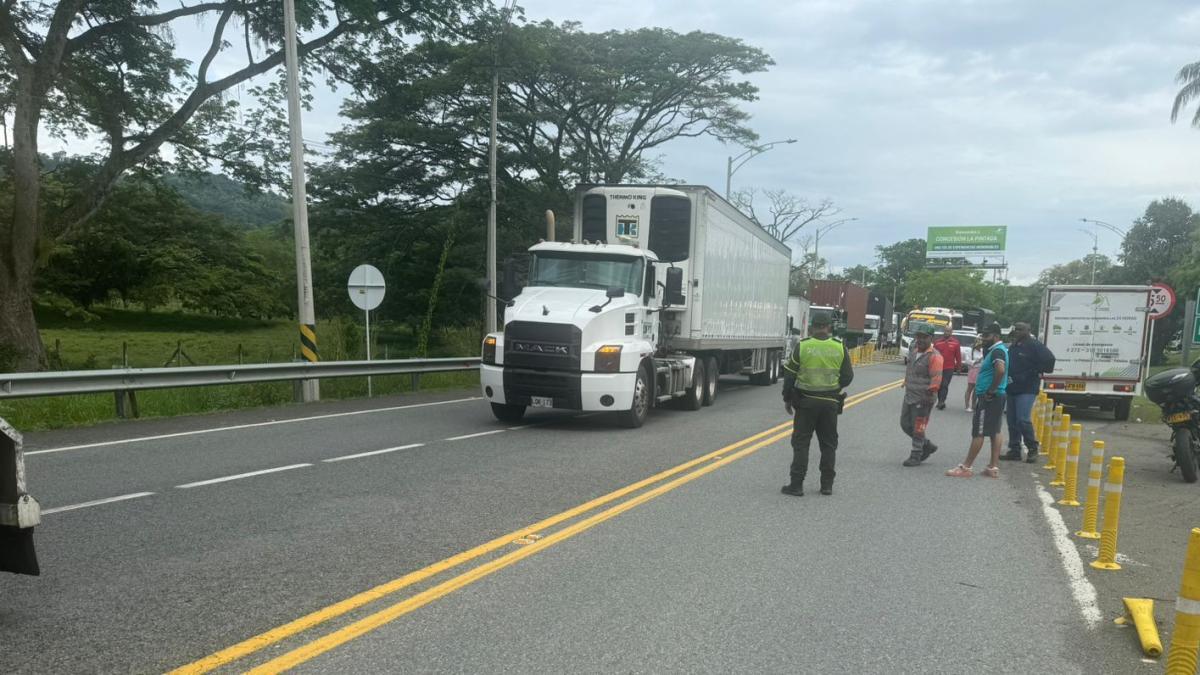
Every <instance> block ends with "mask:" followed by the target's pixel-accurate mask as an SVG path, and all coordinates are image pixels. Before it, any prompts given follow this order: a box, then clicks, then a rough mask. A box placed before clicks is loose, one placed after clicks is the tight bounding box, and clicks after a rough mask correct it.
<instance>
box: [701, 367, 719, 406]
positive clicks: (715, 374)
mask: <svg viewBox="0 0 1200 675" xmlns="http://www.w3.org/2000/svg"><path fill="white" fill-rule="evenodd" d="M720 379H721V364H719V363H717V357H715V356H710V357H708V358H706V359H704V405H712V404H713V403H716V401H717V381H718V380H720Z"/></svg>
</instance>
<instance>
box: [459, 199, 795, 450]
mask: <svg viewBox="0 0 1200 675" xmlns="http://www.w3.org/2000/svg"><path fill="white" fill-rule="evenodd" d="M574 222H575V229H574V236H573V239H572V241H570V242H542V243H539V244H536V245H534V246H532V247H531V248H530V249H529V254H530V263H529V273H528V281H527V285H526V286H525V288H524V289H523V290H521V292H520V294H519V295H517V296H516V297H515V298H512V299H511V300H510V301H508V302H507V304H508V307H506V309H505V313H504V329H503V330H502V331H499V332H496V333H492V334H490V335H488V336H487V337H486V338H485V339H484V344H483V363H482V366H481V374H480V379H481V384H482V387H483V394H484V397H485V398H486V399H487V400H488V402H489V403H490V404H491V407H492V412H493V413H494V414H495V416H496V417H497V418H498V419H500V420H502V421H506V422H511V421H514V420H518V419H520V418H521V417H522V416H523V415H524V414H525V412H526V410H527V409H529V408H531V407H532V408H561V409H571V410H588V411H611V412H614V413H618V414H619V415H620V416H621V418H622V419H623V421H624V423H625V424H626V425H627V426H630V427H638V426H641V424H642V422H643V421H644V420H645V418H646V415H647V413H648V412H649V410H650V408H652V407H654V406H656V405H663V404H667V403H673V404H677V405H679V406H682V407H684V408H687V409H692V410H695V409H698V408H700V407H701V406H704V405H711V404H712V403H713V402H714V401H715V400H716V397H717V378H718V377H719V376H720V375H725V374H743V375H747V376H749V378H750V381H751V382H752V383H754V384H758V385H769V384H772V383H774V382H777V381H778V379H779V377H780V370H781V368H782V363H781V362H782V359H783V356H784V351H785V349H786V345H787V337H786V328H787V317H788V277H789V274H790V269H791V265H790V263H791V251H790V250H789V249H788V247H787V246H785V245H784V244H783V243H781V242H779V241H778V240H777V239H775V238H774V237H772V236H771V235H770V234H769V233H768V232H767V231H766V230H764V229H763V228H762V227H760V226H759V225H758V224H757V223H756V222H754V221H753V220H751V219H750V218H748V217H746V216H745V215H744V214H743V213H741V212H740V211H739V210H738V209H736V208H735V207H734V206H733V205H732V204H730V203H729V202H727V201H725V200H724V199H722V198H721V197H720V196H718V195H717V194H716V193H715V192H713V191H712V190H710V189H709V188H707V187H703V186H694V185H670V186H665V185H605V186H582V187H580V188H579V189H578V190H577V191H576V199H575V219H574Z"/></svg>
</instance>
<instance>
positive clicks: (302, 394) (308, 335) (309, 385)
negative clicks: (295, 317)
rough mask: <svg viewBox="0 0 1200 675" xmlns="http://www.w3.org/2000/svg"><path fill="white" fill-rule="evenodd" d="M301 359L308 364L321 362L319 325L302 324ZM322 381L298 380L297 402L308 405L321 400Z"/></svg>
mask: <svg viewBox="0 0 1200 675" xmlns="http://www.w3.org/2000/svg"><path fill="white" fill-rule="evenodd" d="M300 357H301V358H303V359H304V360H305V361H307V362H308V363H316V362H318V361H320V360H321V352H320V351H319V350H318V349H317V324H315V323H302V324H300ZM320 384H321V381H320V380H296V385H297V386H296V402H297V403H308V402H312V401H319V400H321V388H320Z"/></svg>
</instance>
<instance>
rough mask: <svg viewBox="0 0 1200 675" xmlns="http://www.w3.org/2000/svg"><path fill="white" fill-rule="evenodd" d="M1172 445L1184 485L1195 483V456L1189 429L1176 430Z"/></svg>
mask: <svg viewBox="0 0 1200 675" xmlns="http://www.w3.org/2000/svg"><path fill="white" fill-rule="evenodd" d="M1172 443H1173V445H1174V446H1175V463H1176V464H1178V465H1179V473H1180V474H1181V475H1182V476H1183V481H1184V482H1185V483H1195V482H1196V455H1195V454H1193V453H1194V448H1193V447H1192V446H1193V445H1194V443H1195V442H1194V441H1193V440H1192V430H1191V429H1176V430H1175V435H1174V438H1172Z"/></svg>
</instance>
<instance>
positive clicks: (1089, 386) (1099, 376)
mask: <svg viewBox="0 0 1200 675" xmlns="http://www.w3.org/2000/svg"><path fill="white" fill-rule="evenodd" d="M1150 290H1151V289H1150V287H1149V286H1048V287H1047V288H1046V290H1045V292H1044V294H1043V296H1042V312H1041V333H1040V335H1041V339H1042V342H1043V343H1044V344H1045V345H1046V346H1047V347H1048V348H1049V349H1050V351H1052V352H1054V356H1055V368H1054V372H1053V373H1052V374H1049V375H1046V376H1045V378H1044V383H1045V388H1046V390H1047V392H1048V393H1049V394H1050V396H1051V397H1052V398H1053V399H1054V400H1055V401H1057V402H1059V403H1062V404H1064V405H1067V406H1075V407H1096V408H1101V409H1103V410H1113V411H1114V412H1115V413H1116V417H1117V419H1119V420H1125V419H1128V418H1129V410H1130V406H1131V405H1132V402H1133V397H1134V396H1136V395H1138V394H1139V393H1141V386H1142V384H1141V383H1142V380H1143V379H1144V377H1145V375H1146V366H1147V351H1148V348H1149V333H1150V314H1149V306H1150Z"/></svg>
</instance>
